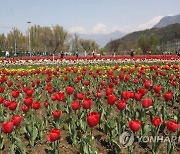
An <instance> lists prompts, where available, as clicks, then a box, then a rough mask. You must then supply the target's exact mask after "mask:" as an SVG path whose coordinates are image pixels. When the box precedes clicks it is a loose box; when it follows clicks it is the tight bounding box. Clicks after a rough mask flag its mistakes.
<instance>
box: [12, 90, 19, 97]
mask: <svg viewBox="0 0 180 154" xmlns="http://www.w3.org/2000/svg"><path fill="white" fill-rule="evenodd" d="M12 96H13V97H14V98H17V97H18V96H19V91H18V90H13V91H12Z"/></svg>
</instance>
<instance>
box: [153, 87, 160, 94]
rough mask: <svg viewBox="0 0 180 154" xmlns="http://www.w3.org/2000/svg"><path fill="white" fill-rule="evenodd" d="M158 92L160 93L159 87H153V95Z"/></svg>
mask: <svg viewBox="0 0 180 154" xmlns="http://www.w3.org/2000/svg"><path fill="white" fill-rule="evenodd" d="M160 91H161V86H160V85H156V86H154V92H155V93H160Z"/></svg>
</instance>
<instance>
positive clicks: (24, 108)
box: [22, 105, 29, 113]
mask: <svg viewBox="0 0 180 154" xmlns="http://www.w3.org/2000/svg"><path fill="white" fill-rule="evenodd" d="M22 111H23V112H24V113H26V112H28V111H29V107H28V106H26V105H24V106H22Z"/></svg>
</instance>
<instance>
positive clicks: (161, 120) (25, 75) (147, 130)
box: [0, 56, 180, 154]
mask: <svg viewBox="0 0 180 154" xmlns="http://www.w3.org/2000/svg"><path fill="white" fill-rule="evenodd" d="M179 123H180V57H178V56H171V57H166V56H164V57H161V56H159V57H158V56H156V57H148V56H147V57H145V58H134V57H132V58H131V57H129V58H113V57H111V58H105V59H103V58H99V59H98V58H97V59H72V60H71V59H63V60H62V59H53V60H52V59H41V58H39V59H27V58H25V59H3V60H0V153H3V154H6V153H10V154H14V153H20V154H26V153H27V154H36V153H39V154H44V153H49V154H58V153H63V154H68V153H69V154H95V153H97V154H119V153H122V154H126V153H133V154H134V153H142V154H144V153H147V154H149V153H153V154H155V153H167V154H171V153H174V154H176V153H177V154H178V153H180V129H179V126H180V125H179ZM127 131H131V132H132V133H133V136H134V140H133V143H132V144H131V145H129V146H125V145H124V144H122V142H121V141H120V136H121V134H122V133H123V132H127ZM145 136H146V137H147V136H148V137H150V136H151V137H157V136H158V137H161V138H166V139H167V138H172V137H174V140H173V141H172V140H165V141H164V140H163V141H162V140H154V141H153V142H150V143H149V142H146V141H143V140H139V138H140V137H141V138H143V137H145ZM125 142H128V140H126V141H125Z"/></svg>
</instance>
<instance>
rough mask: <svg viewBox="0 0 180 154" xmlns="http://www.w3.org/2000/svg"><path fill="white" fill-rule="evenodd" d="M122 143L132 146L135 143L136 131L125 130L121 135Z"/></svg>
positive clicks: (122, 144)
mask: <svg viewBox="0 0 180 154" xmlns="http://www.w3.org/2000/svg"><path fill="white" fill-rule="evenodd" d="M119 142H120V145H121V146H122V147H124V148H126V147H128V146H131V145H132V144H133V143H134V133H133V132H132V131H130V130H129V131H126V132H123V133H122V134H121V135H120V136H119Z"/></svg>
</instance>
